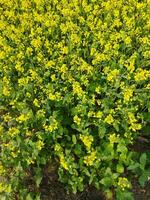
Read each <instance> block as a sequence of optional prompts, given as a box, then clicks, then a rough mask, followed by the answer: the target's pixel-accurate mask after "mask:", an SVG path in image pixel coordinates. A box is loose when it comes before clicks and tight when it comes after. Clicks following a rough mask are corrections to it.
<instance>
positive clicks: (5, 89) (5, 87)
mask: <svg viewBox="0 0 150 200" xmlns="http://www.w3.org/2000/svg"><path fill="white" fill-rule="evenodd" d="M3 95H4V96H9V95H10V89H9V88H8V86H4V87H3Z"/></svg>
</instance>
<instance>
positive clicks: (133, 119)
mask: <svg viewBox="0 0 150 200" xmlns="http://www.w3.org/2000/svg"><path fill="white" fill-rule="evenodd" d="M128 117H129V122H130V124H132V123H135V122H137V120H136V119H135V116H134V114H133V113H131V112H128Z"/></svg>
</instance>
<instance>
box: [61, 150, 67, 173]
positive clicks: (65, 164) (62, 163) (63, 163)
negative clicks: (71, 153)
mask: <svg viewBox="0 0 150 200" xmlns="http://www.w3.org/2000/svg"><path fill="white" fill-rule="evenodd" d="M60 165H61V166H62V167H63V168H64V169H65V170H69V166H68V163H67V162H66V161H65V158H64V155H63V154H62V155H60Z"/></svg>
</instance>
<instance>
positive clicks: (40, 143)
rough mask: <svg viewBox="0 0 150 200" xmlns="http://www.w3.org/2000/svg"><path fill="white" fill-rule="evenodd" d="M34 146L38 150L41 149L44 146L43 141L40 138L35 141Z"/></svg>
mask: <svg viewBox="0 0 150 200" xmlns="http://www.w3.org/2000/svg"><path fill="white" fill-rule="evenodd" d="M36 147H37V149H38V150H41V149H42V148H43V147H44V142H43V141H42V140H39V141H37V142H36Z"/></svg>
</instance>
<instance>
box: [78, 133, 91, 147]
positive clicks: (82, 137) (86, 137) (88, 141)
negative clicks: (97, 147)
mask: <svg viewBox="0 0 150 200" xmlns="http://www.w3.org/2000/svg"><path fill="white" fill-rule="evenodd" d="M80 140H81V141H82V142H83V143H84V145H85V146H86V148H87V150H90V148H91V145H92V142H93V140H94V139H93V136H92V135H80Z"/></svg>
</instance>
